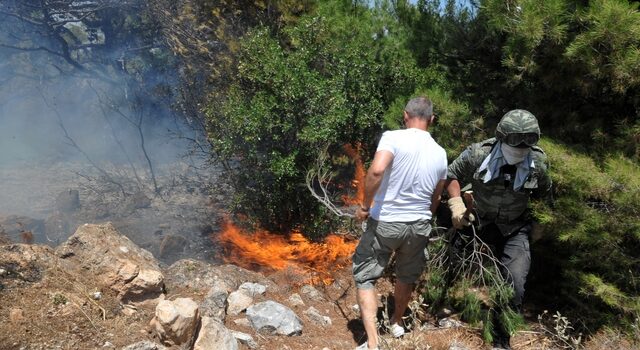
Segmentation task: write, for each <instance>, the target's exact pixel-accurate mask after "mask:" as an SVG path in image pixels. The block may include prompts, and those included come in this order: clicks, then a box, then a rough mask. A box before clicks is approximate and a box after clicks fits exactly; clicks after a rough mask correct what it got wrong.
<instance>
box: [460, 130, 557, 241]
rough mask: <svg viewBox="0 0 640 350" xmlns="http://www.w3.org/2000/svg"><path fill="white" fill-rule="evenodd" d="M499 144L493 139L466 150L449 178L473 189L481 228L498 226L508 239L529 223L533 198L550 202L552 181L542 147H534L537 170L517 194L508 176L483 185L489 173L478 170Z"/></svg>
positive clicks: (533, 156) (530, 175) (501, 175)
mask: <svg viewBox="0 0 640 350" xmlns="http://www.w3.org/2000/svg"><path fill="white" fill-rule="evenodd" d="M496 143H497V140H496V139H495V138H491V139H488V140H484V141H482V142H479V143H474V144H472V145H471V146H469V147H467V149H466V150H465V151H464V152H462V153H461V154H460V156H458V158H456V160H454V161H453V163H451V164H450V165H449V169H448V177H449V178H450V179H457V180H458V182H460V186H461V187H468V186H469V185H471V189H472V190H473V197H474V205H475V213H476V215H477V216H478V217H479V224H480V226H485V225H487V224H489V223H492V222H493V223H496V224H497V226H498V228H499V229H500V232H502V234H503V235H505V236H507V235H509V234H511V233H512V232H513V231H515V230H516V229H518V228H520V227H522V225H523V224H525V223H526V222H527V221H528V220H530V218H529V215H528V210H527V208H528V205H529V199H530V198H531V197H534V198H540V199H544V200H551V179H550V178H549V174H548V172H547V163H546V161H547V156H546V155H545V153H544V151H543V150H542V149H541V148H540V147H537V146H534V147H532V153H531V156H532V160H533V162H534V167H532V168H531V169H530V172H529V176H528V177H527V180H526V181H525V183H524V185H523V186H522V188H521V189H519V190H518V191H514V189H513V183H512V182H511V181H510V178H509V177H508V176H505V174H500V175H499V176H498V178H496V179H493V180H491V181H489V182H487V183H484V182H483V177H484V174H485V172H486V170H483V171H482V172H480V171H479V168H480V165H481V164H482V161H483V160H484V159H485V158H486V157H487V156H488V155H489V153H491V150H492V148H493V146H494V145H496Z"/></svg>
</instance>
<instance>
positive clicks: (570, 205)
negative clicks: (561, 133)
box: [534, 140, 640, 325]
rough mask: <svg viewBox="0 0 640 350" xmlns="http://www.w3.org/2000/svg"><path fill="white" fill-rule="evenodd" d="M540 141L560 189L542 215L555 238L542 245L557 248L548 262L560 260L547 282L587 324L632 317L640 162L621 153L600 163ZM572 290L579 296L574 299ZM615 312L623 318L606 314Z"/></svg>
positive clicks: (637, 309)
mask: <svg viewBox="0 0 640 350" xmlns="http://www.w3.org/2000/svg"><path fill="white" fill-rule="evenodd" d="M542 145H543V147H544V148H545V150H546V151H547V154H548V155H549V158H550V162H551V165H552V172H551V174H552V178H553V181H554V184H555V186H556V193H557V195H558V198H557V201H556V204H555V208H554V209H553V210H550V209H549V208H545V209H544V210H545V211H546V212H545V213H544V214H542V216H544V217H546V218H547V220H546V222H545V231H546V233H547V235H548V237H553V238H557V241H555V240H551V241H546V244H545V247H544V248H542V249H550V250H552V251H554V252H556V256H555V257H553V258H552V257H548V258H549V261H545V263H548V264H550V265H551V264H557V265H558V266H562V279H560V280H555V281H553V282H552V284H551V285H549V287H550V288H551V289H552V290H554V291H556V292H557V291H561V293H562V294H564V295H565V296H566V298H567V299H568V300H573V303H574V306H575V307H577V308H579V310H580V312H581V313H582V314H581V316H582V319H583V320H585V319H586V320H585V322H589V323H592V324H595V325H599V324H607V323H611V322H615V323H618V324H620V323H626V322H630V321H631V320H633V318H634V317H637V315H638V314H639V313H640V303H639V302H638V300H637V297H636V295H637V294H638V292H640V289H639V286H638V283H637V275H638V270H637V268H638V262H640V250H639V249H638V248H639V247H640V234H639V233H640V224H639V222H640V212H639V211H638V208H637V203H638V201H640V191H639V190H638V188H639V186H640V183H639V181H638V176H640V168H639V167H638V165H637V163H634V162H631V161H629V160H628V159H626V158H624V157H622V156H610V157H607V158H606V159H605V161H604V163H603V164H602V165H601V166H598V165H597V164H596V163H595V162H594V161H593V160H592V159H591V158H589V157H588V156H586V155H585V154H584V153H581V152H578V151H575V150H571V149H570V148H568V147H567V146H565V145H562V144H559V143H555V142H552V141H550V140H543V142H542ZM537 209H539V208H537ZM548 268H551V269H553V267H548ZM540 287H541V285H538V286H536V287H534V288H540ZM577 295H580V296H581V297H582V298H584V300H583V301H582V302H577V299H576V296H577ZM586 305H589V306H586ZM613 310H616V311H613ZM619 311H621V312H623V315H624V317H622V318H620V319H618V320H615V319H612V318H611V317H610V316H609V315H610V314H611V313H612V312H619ZM585 315H588V317H585ZM587 320H588V321H587Z"/></svg>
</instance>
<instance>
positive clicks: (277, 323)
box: [247, 300, 302, 336]
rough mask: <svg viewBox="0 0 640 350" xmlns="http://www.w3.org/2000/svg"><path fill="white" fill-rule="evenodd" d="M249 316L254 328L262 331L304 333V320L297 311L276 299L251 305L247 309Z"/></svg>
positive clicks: (288, 333)
mask: <svg viewBox="0 0 640 350" xmlns="http://www.w3.org/2000/svg"><path fill="white" fill-rule="evenodd" d="M247 318H248V319H249V321H250V322H251V326H252V327H253V329H255V330H256V331H258V332H260V333H265V334H280V335H288V336H291V335H300V334H301V333H302V321H301V320H300V318H299V317H298V316H297V315H296V314H295V312H293V310H291V309H289V308H288V307H286V306H284V305H282V304H279V303H276V302H275V301H271V300H269V301H265V302H262V303H258V304H255V305H251V306H250V307H249V308H248V309H247Z"/></svg>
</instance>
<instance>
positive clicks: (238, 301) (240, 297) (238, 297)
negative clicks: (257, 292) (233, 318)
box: [227, 290, 253, 315]
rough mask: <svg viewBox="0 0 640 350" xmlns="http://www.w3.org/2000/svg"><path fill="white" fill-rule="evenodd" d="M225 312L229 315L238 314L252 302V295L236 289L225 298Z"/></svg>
mask: <svg viewBox="0 0 640 350" xmlns="http://www.w3.org/2000/svg"><path fill="white" fill-rule="evenodd" d="M227 303H228V304H229V306H228V307H227V313H228V314H229V315H239V314H240V313H241V312H242V311H244V310H246V309H247V308H248V307H249V305H251V304H253V297H251V296H249V295H247V294H246V293H245V292H243V291H241V290H237V291H235V292H233V293H231V294H229V297H228V298H227Z"/></svg>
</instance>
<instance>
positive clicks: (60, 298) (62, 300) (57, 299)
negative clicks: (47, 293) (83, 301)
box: [51, 293, 68, 305]
mask: <svg viewBox="0 0 640 350" xmlns="http://www.w3.org/2000/svg"><path fill="white" fill-rule="evenodd" d="M51 301H52V302H53V305H64V304H66V303H67V302H68V300H67V297H66V296H64V294H60V293H56V294H55V295H54V296H53V297H52V298H51Z"/></svg>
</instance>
